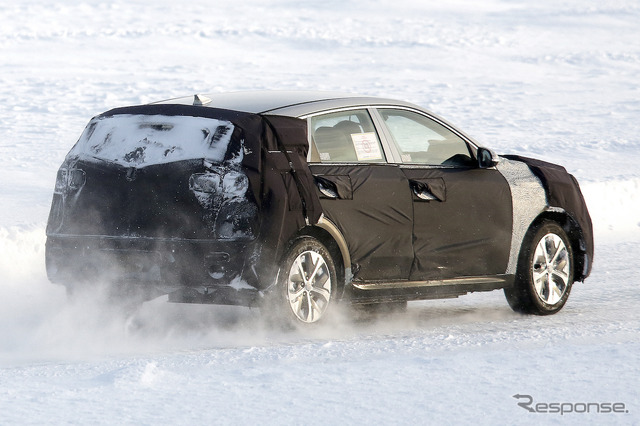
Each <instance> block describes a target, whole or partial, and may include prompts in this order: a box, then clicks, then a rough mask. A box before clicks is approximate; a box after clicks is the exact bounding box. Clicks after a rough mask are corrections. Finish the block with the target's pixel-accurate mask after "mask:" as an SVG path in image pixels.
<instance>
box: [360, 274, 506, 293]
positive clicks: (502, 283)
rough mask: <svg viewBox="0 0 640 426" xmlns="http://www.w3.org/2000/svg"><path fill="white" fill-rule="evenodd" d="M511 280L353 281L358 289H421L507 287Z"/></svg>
mask: <svg viewBox="0 0 640 426" xmlns="http://www.w3.org/2000/svg"><path fill="white" fill-rule="evenodd" d="M509 283H510V281H509V280H508V279H507V277H464V278H453V279H448V280H429V281H395V282H368V283H357V282H352V283H351V285H353V286H354V287H355V288H357V289H358V290H391V289H401V288H403V289H420V288H429V287H449V286H486V285H490V286H491V285H495V288H501V287H506V286H507V285H508V284H509Z"/></svg>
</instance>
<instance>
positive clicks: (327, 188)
mask: <svg viewBox="0 0 640 426" xmlns="http://www.w3.org/2000/svg"><path fill="white" fill-rule="evenodd" d="M315 178H316V179H315V181H316V186H317V187H318V190H319V191H320V193H321V194H322V195H324V196H325V197H327V198H333V199H335V198H338V191H337V190H336V189H335V188H332V186H333V185H332V183H331V182H329V181H327V180H326V179H321V178H318V177H317V176H316V177H315Z"/></svg>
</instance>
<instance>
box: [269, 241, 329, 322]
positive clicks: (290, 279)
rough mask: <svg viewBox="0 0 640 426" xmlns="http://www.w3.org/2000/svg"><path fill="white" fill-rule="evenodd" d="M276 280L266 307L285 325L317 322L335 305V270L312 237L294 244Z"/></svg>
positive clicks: (321, 247) (327, 254)
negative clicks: (279, 317)
mask: <svg viewBox="0 0 640 426" xmlns="http://www.w3.org/2000/svg"><path fill="white" fill-rule="evenodd" d="M277 280H278V281H277V283H276V288H275V291H274V294H273V296H274V297H272V298H271V299H272V300H271V303H270V304H269V305H271V306H269V307H268V308H269V309H272V310H275V311H276V313H277V314H279V315H278V316H281V317H284V318H283V319H285V321H287V322H289V323H293V324H296V323H297V324H300V323H302V324H311V323H317V322H319V321H320V320H322V319H324V318H325V317H326V316H327V314H328V312H329V311H330V310H331V306H332V305H334V304H335V299H336V284H337V275H336V267H335V264H334V262H333V258H332V257H331V254H330V253H329V251H328V250H327V248H326V247H325V246H324V245H323V244H322V243H320V242H319V241H318V240H316V239H315V238H312V237H302V238H299V239H297V240H296V241H294V243H293V244H292V246H291V248H290V249H289V250H288V252H287V254H286V255H285V257H284V259H283V261H282V264H281V266H280V272H279V273H278V279H277Z"/></svg>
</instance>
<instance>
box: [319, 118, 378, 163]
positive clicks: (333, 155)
mask: <svg viewBox="0 0 640 426" xmlns="http://www.w3.org/2000/svg"><path fill="white" fill-rule="evenodd" d="M310 126H311V139H312V144H313V146H312V148H311V161H312V162H314V161H315V162H317V161H320V162H323V163H333V162H349V163H356V162H364V163H383V162H385V161H386V159H385V156H384V151H383V150H382V146H381V145H380V138H378V134H377V132H376V130H375V127H374V125H373V121H372V120H371V117H370V116H369V112H368V111H367V110H366V109H358V110H349V111H341V112H333V113H329V114H323V115H317V116H315V117H312V118H311V121H310Z"/></svg>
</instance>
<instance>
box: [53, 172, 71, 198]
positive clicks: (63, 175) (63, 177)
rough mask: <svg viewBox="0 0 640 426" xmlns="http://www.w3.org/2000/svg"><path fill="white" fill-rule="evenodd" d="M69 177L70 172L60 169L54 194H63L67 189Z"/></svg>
mask: <svg viewBox="0 0 640 426" xmlns="http://www.w3.org/2000/svg"><path fill="white" fill-rule="evenodd" d="M67 175H68V170H67V169H65V168H60V169H59V170H58V174H57V176H56V187H55V190H54V192H56V193H58V194H62V193H63V192H64V191H65V189H67Z"/></svg>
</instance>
